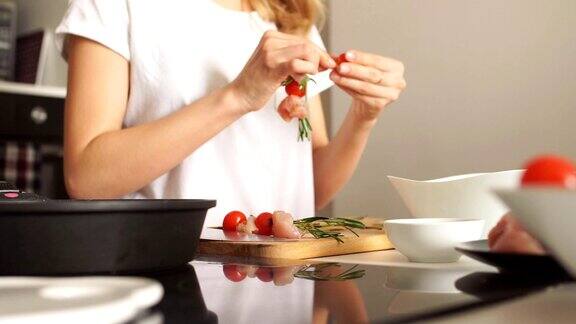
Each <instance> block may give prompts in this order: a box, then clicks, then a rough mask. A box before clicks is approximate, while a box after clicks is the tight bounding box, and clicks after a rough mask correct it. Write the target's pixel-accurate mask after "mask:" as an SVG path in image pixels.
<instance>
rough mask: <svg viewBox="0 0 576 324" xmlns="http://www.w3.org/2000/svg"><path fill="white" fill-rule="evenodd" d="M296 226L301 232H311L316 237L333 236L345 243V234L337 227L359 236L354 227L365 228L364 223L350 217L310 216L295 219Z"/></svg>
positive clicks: (339, 241)
mask: <svg viewBox="0 0 576 324" xmlns="http://www.w3.org/2000/svg"><path fill="white" fill-rule="evenodd" d="M294 226H296V228H298V230H300V231H301V232H304V233H310V234H311V235H312V236H313V237H314V238H316V239H320V238H332V239H335V240H336V241H337V242H338V243H344V241H343V240H342V237H343V236H344V235H343V234H342V233H341V232H340V231H338V230H337V229H336V228H344V229H346V230H348V231H350V232H351V233H352V234H354V235H356V236H358V233H356V232H355V231H354V230H353V229H354V228H356V229H358V228H359V229H364V228H366V226H365V225H364V223H362V222H360V221H357V220H354V219H349V218H328V217H309V218H304V219H299V220H295V221H294Z"/></svg>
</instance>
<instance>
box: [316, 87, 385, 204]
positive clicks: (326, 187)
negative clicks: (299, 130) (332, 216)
mask: <svg viewBox="0 0 576 324" xmlns="http://www.w3.org/2000/svg"><path fill="white" fill-rule="evenodd" d="M310 109H311V111H318V110H321V109H322V108H321V105H320V104H319V98H318V99H315V100H314V101H311V102H310ZM310 115H311V116H310V117H311V120H310V122H311V124H312V128H313V130H314V131H313V134H314V135H313V140H314V153H313V156H314V189H315V194H316V208H317V209H322V208H324V207H325V206H326V205H327V204H328V203H330V201H331V200H332V198H333V197H334V196H335V195H336V194H337V193H338V192H339V191H340V189H342V188H343V187H344V185H345V184H346V183H347V182H348V180H349V179H350V178H351V177H352V175H353V174H354V171H355V170H356V167H357V165H358V162H359V161H360V158H361V157H362V153H363V152H364V148H365V147H366V143H367V142H368V137H369V136H370V132H371V130H372V127H373V126H374V122H364V121H363V120H361V119H358V118H356V117H355V116H354V114H353V113H352V112H351V111H350V112H349V113H348V115H347V117H346V119H345V120H344V122H343V123H342V125H341V126H340V129H339V130H338V132H337V134H336V136H335V137H334V138H333V139H332V141H329V140H328V136H327V135H323V134H325V133H326V130H325V129H326V127H325V126H324V125H323V123H319V122H317V121H316V120H315V118H314V117H313V116H314V115H315V114H314V113H311V114H310ZM316 138H318V139H317V140H316Z"/></svg>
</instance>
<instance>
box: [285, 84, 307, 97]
mask: <svg viewBox="0 0 576 324" xmlns="http://www.w3.org/2000/svg"><path fill="white" fill-rule="evenodd" d="M284 89H285V90H286V93H287V94H288V95H289V96H297V97H304V96H305V95H306V93H304V89H302V87H301V86H300V83H298V81H296V80H292V81H291V82H290V83H288V84H287V85H286V86H285V87H284Z"/></svg>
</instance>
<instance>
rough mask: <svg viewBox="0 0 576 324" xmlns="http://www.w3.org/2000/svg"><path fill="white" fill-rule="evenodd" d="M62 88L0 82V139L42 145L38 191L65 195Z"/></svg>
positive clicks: (51, 194) (63, 94) (49, 195)
mask: <svg viewBox="0 0 576 324" xmlns="http://www.w3.org/2000/svg"><path fill="white" fill-rule="evenodd" d="M65 97H66V89H65V88H63V87H47V86H35V85H28V84H18V83H12V82H0V141H17V142H34V143H37V144H40V145H41V147H42V155H43V158H42V160H43V162H42V170H41V176H40V178H41V183H42V188H41V191H40V194H42V195H45V196H48V197H50V198H66V193H65V189H64V183H63V171H62V165H63V163H62V154H61V150H62V149H61V146H62V140H63V131H64V99H65Z"/></svg>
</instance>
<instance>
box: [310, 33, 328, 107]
mask: <svg viewBox="0 0 576 324" xmlns="http://www.w3.org/2000/svg"><path fill="white" fill-rule="evenodd" d="M308 38H309V39H310V40H311V41H312V42H313V43H314V44H316V45H318V46H319V47H320V48H322V49H324V50H326V46H325V45H324V42H323V41H322V37H320V32H319V31H318V28H316V26H313V27H312V29H311V30H310V33H309V34H308ZM330 72H331V70H328V71H324V72H321V73H318V74H316V75H314V76H312V79H314V81H315V82H316V83H314V82H309V83H308V89H307V92H308V96H310V97H313V96H316V95H318V94H320V93H321V92H322V91H324V90H326V89H328V88H330V87H332V86H333V85H334V82H332V80H330Z"/></svg>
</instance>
